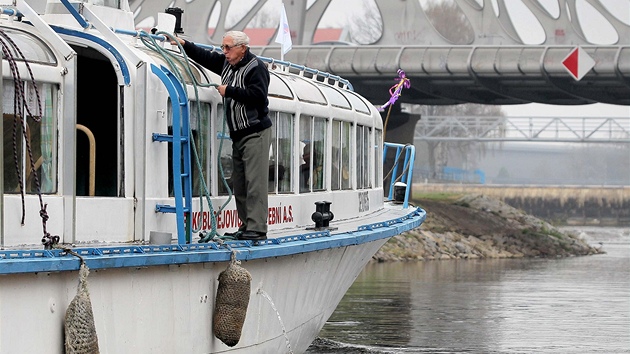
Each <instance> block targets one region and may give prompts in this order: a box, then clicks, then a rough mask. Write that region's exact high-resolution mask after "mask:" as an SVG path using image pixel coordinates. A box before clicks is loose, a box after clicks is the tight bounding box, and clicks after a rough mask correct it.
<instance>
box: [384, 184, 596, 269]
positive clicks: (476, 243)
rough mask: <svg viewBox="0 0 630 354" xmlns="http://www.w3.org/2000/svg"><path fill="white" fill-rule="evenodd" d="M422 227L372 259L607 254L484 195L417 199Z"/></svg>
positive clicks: (387, 245)
mask: <svg viewBox="0 0 630 354" xmlns="http://www.w3.org/2000/svg"><path fill="white" fill-rule="evenodd" d="M414 205H418V206H420V207H422V208H423V209H425V210H426V211H427V219H426V221H425V222H424V223H423V224H422V226H421V227H419V228H417V229H415V230H411V231H408V232H405V233H403V234H401V235H397V236H395V237H393V238H392V239H390V240H389V241H388V242H387V243H386V244H385V245H383V247H381V249H380V250H379V251H378V252H377V253H376V254H375V255H374V257H373V260H374V261H378V262H385V261H410V260H416V261H425V260H438V259H476V258H520V257H569V256H577V255H591V254H598V253H603V251H601V250H600V249H599V248H595V247H592V246H590V245H589V244H588V243H587V242H586V241H585V240H583V239H581V238H580V237H578V236H577V235H574V234H570V233H565V232H562V231H560V230H559V229H558V228H556V227H554V226H553V225H551V224H550V223H548V222H546V221H544V220H542V219H539V218H537V217H534V216H532V215H529V214H527V213H525V212H524V211H522V210H520V209H516V208H513V207H511V206H509V205H507V204H506V203H504V202H501V201H499V200H497V199H492V198H489V197H486V196H482V195H464V196H462V197H457V198H455V197H451V198H418V199H417V200H415V201H414Z"/></svg>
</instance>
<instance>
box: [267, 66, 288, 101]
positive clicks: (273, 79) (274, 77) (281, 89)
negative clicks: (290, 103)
mask: <svg viewBox="0 0 630 354" xmlns="http://www.w3.org/2000/svg"><path fill="white" fill-rule="evenodd" d="M269 74H270V75H269V76H270V80H269V96H275V97H280V98H288V99H293V93H292V92H291V89H290V88H289V85H287V83H286V82H285V81H284V80H282V79H281V78H280V77H279V76H278V74H277V73H274V72H269ZM283 77H284V76H283Z"/></svg>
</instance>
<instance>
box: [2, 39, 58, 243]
mask: <svg viewBox="0 0 630 354" xmlns="http://www.w3.org/2000/svg"><path fill="white" fill-rule="evenodd" d="M0 45H2V53H3V54H4V57H5V58H6V59H7V62H8V64H9V68H10V69H11V74H12V76H13V87H14V93H15V94H14V98H13V132H12V133H13V134H12V136H13V160H14V162H15V170H16V174H17V179H18V185H19V187H20V196H21V200H22V218H21V221H20V222H21V224H22V225H24V220H25V218H26V203H25V197H24V181H23V180H22V172H21V168H20V159H19V157H18V137H17V130H18V123H19V124H20V127H21V129H22V135H23V136H24V141H25V145H26V150H27V153H28V157H29V161H30V170H31V173H32V174H33V181H34V183H35V189H36V191H37V196H38V198H39V206H40V211H39V215H40V217H41V219H42V230H43V234H44V236H43V238H42V242H44V240H45V243H44V247H46V248H49V247H50V246H52V245H53V244H56V243H58V242H59V236H51V235H50V233H49V232H48V231H47V230H46V222H47V221H48V219H49V216H48V213H47V211H46V207H47V204H44V201H43V199H42V192H41V186H40V183H39V176H38V175H37V173H36V171H35V160H34V159H33V151H32V149H31V142H30V139H29V137H28V135H27V127H28V123H27V122H26V119H24V115H23V114H22V109H25V110H26V113H27V116H28V117H30V118H31V119H33V120H34V121H35V122H36V123H40V122H41V121H42V117H43V113H42V112H43V110H42V102H41V99H40V94H39V89H38V87H37V82H36V81H35V76H34V75H33V71H32V70H31V67H30V65H29V64H28V60H27V59H26V57H25V56H24V54H23V53H22V51H21V50H20V48H19V47H18V46H17V44H15V42H13V40H12V39H11V37H9V36H8V35H7V34H6V32H4V31H3V30H0ZM14 53H16V54H17V55H18V57H19V58H20V59H21V60H22V61H23V62H24V65H25V66H26V69H27V70H28V73H29V76H30V79H31V82H32V85H33V89H34V90H35V97H36V99H37V109H38V110H39V115H37V114H34V113H33V112H31V108H30V107H29V105H28V103H27V102H26V98H25V97H26V95H25V93H24V86H23V85H22V78H21V76H20V72H19V70H18V67H17V61H16V57H15V55H14ZM26 177H28V176H26ZM0 187H1V188H4V186H0Z"/></svg>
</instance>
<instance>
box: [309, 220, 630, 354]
mask: <svg viewBox="0 0 630 354" xmlns="http://www.w3.org/2000/svg"><path fill="white" fill-rule="evenodd" d="M583 236H584V237H587V238H588V239H589V242H591V243H593V244H598V243H599V242H602V243H603V247H604V250H605V251H606V252H607V254H604V255H595V256H585V257H573V258H562V259H511V260H510V259H504V260H461V261H432V262H420V263H412V262H409V263H381V264H370V265H368V266H367V267H366V269H365V270H364V271H363V272H362V273H361V275H360V276H359V278H358V279H357V281H356V282H355V284H354V285H353V286H352V287H351V288H350V290H349V292H348V293H347V294H346V296H345V297H344V299H343V300H342V302H341V304H340V305H339V307H338V308H337V310H336V311H335V313H334V314H333V316H332V317H331V319H330V321H329V322H328V323H327V324H326V326H325V327H324V329H323V330H322V332H321V333H320V337H321V338H325V339H326V340H322V341H319V342H317V343H315V345H313V346H311V348H309V350H308V351H307V353H319V354H323V353H350V352H352V353H355V352H356V353H372V352H374V353H630V331H629V330H628V329H629V328H630V293H629V290H630V230H628V229H602V228H595V229H593V230H587V232H586V233H585V234H583Z"/></svg>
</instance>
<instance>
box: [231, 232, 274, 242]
mask: <svg viewBox="0 0 630 354" xmlns="http://www.w3.org/2000/svg"><path fill="white" fill-rule="evenodd" d="M237 238H238V239H239V240H243V241H262V240H266V239H267V234H266V233H264V232H258V231H244V232H243V233H242V234H240V235H238V236H237Z"/></svg>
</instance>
